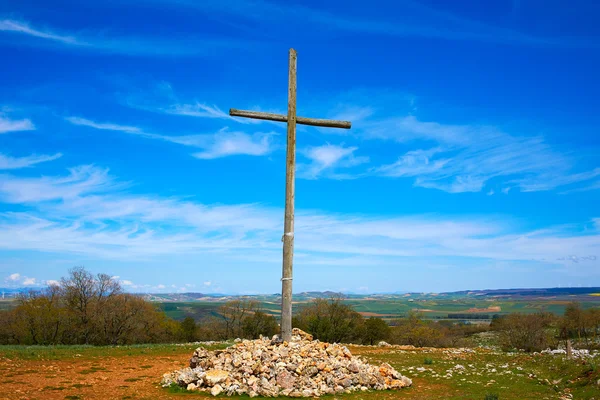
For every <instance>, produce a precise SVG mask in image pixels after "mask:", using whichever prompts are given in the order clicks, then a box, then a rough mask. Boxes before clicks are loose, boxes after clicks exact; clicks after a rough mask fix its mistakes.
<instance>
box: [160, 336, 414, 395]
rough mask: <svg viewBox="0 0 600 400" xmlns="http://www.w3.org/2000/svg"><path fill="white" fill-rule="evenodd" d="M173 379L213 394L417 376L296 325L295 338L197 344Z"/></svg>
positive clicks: (306, 391)
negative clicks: (366, 358) (316, 336)
mask: <svg viewBox="0 0 600 400" xmlns="http://www.w3.org/2000/svg"><path fill="white" fill-rule="evenodd" d="M173 384H177V385H179V386H182V387H185V388H186V389H187V390H200V391H204V392H210V393H211V394H212V395H213V396H217V395H219V394H222V393H225V394H227V395H229V396H233V395H240V394H247V395H249V396H250V397H255V396H264V397H277V396H289V397H317V396H321V395H324V394H335V393H351V392H355V391H367V390H372V389H374V390H386V389H400V388H403V387H407V386H410V385H411V384H412V381H411V380H410V379H409V378H407V377H405V376H402V375H400V373H398V372H397V371H396V370H395V369H394V368H392V367H391V366H390V365H389V364H382V365H381V366H379V367H377V366H374V365H371V364H368V363H366V362H364V361H363V360H361V359H360V358H358V357H353V356H352V354H351V353H350V351H349V350H348V348H347V347H346V346H342V345H339V344H335V343H334V344H330V343H324V342H319V341H318V340H314V341H313V340H312V336H311V335H309V334H307V333H306V332H303V331H301V330H299V329H296V328H294V330H293V337H292V341H291V342H289V343H288V342H281V341H279V340H278V337H277V336H275V337H274V338H273V339H268V338H261V339H257V340H243V341H238V343H236V344H234V345H233V346H231V347H228V348H227V349H225V350H214V351H208V350H206V349H204V348H202V347H200V348H198V349H196V351H195V352H194V354H193V356H192V358H191V360H190V366H189V367H188V368H183V369H181V370H178V371H174V372H171V373H167V374H165V375H164V376H163V379H162V386H164V387H167V386H170V385H173Z"/></svg>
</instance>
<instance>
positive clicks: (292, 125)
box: [229, 49, 351, 342]
mask: <svg viewBox="0 0 600 400" xmlns="http://www.w3.org/2000/svg"><path fill="white" fill-rule="evenodd" d="M296 59H297V55H296V50H294V49H290V65H289V77H288V112H287V115H282V114H272V113H265V112H258V111H244V110H236V109H234V108H232V109H230V110H229V115H231V116H234V117H245V118H255V119H264V120H268V121H278V122H287V154H286V174H285V220H284V224H283V239H282V240H283V271H282V277H281V336H280V338H281V340H283V341H287V342H289V341H290V340H291V338H292V269H293V268H292V266H293V261H294V192H295V190H294V180H295V176H296V124H302V125H312V126H325V127H330V128H344V129H350V127H351V123H350V122H348V121H335V120H330V119H314V118H304V117H298V116H296Z"/></svg>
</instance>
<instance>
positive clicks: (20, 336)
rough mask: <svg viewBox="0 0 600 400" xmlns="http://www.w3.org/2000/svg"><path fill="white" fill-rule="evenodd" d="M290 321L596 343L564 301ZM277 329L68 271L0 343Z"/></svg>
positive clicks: (331, 328)
mask: <svg viewBox="0 0 600 400" xmlns="http://www.w3.org/2000/svg"><path fill="white" fill-rule="evenodd" d="M292 324H293V326H294V327H297V328H300V329H302V330H304V331H306V332H308V333H310V334H312V335H313V337H314V338H315V339H318V340H321V341H324V342H331V343H333V342H337V343H356V344H366V345H374V344H377V343H378V342H379V341H382V340H384V341H387V342H389V343H391V344H403V345H413V346H416V347H457V346H468V345H469V344H470V338H471V336H472V335H473V334H476V333H480V332H485V331H488V330H491V331H495V332H496V333H497V337H498V339H499V344H500V345H501V346H502V348H504V349H506V350H512V349H521V350H525V351H539V350H542V349H545V348H548V347H556V346H557V345H558V344H559V343H560V341H565V340H567V339H572V340H575V341H576V342H577V343H578V345H580V346H587V347H588V348H591V347H594V346H596V347H597V346H598V340H599V339H600V336H599V333H600V309H598V308H592V309H587V310H584V309H583V308H582V307H581V305H580V304H578V303H571V304H569V305H568V306H567V308H566V311H565V314H564V316H557V315H554V314H551V313H543V312H540V313H536V314H519V313H514V314H508V315H504V316H498V315H494V318H493V319H492V323H491V324H490V325H489V326H488V325H485V324H468V323H463V322H460V321H452V320H435V321H432V320H426V319H424V318H423V316H422V315H421V314H419V313H418V312H409V313H408V314H407V315H406V316H405V317H404V318H399V319H395V320H390V321H387V322H386V321H385V320H383V319H381V318H376V317H370V318H365V317H363V316H362V315H361V314H360V313H358V312H357V311H356V310H355V309H354V308H353V307H352V306H351V305H349V304H346V303H344V301H343V299H342V298H336V297H332V298H329V299H316V300H314V301H312V302H311V303H309V304H308V305H306V306H304V307H302V308H301V309H300V310H299V312H297V313H296V314H295V315H294V317H293V321H292ZM278 332H279V324H278V322H277V319H276V318H275V317H274V316H273V315H269V314H267V313H266V312H265V311H264V310H262V309H261V306H260V303H258V302H256V301H253V300H249V299H238V300H232V301H228V302H226V303H224V304H222V305H221V306H220V307H219V308H218V310H217V312H216V313H215V315H213V316H211V317H208V318H205V319H202V320H201V321H195V320H194V319H193V318H191V317H186V318H185V319H183V321H180V322H178V321H175V320H173V319H171V318H169V317H168V316H167V315H166V314H165V312H164V311H162V310H160V309H159V308H158V307H157V305H156V304H153V303H150V302H149V301H146V300H145V299H143V298H142V297H140V296H137V295H134V294H130V293H125V292H124V291H123V289H122V287H121V286H120V284H119V282H118V281H117V280H116V279H114V278H112V277H111V276H109V275H107V274H97V275H93V274H92V273H90V272H88V271H86V270H85V269H84V268H74V269H72V270H70V271H69V275H68V276H67V277H66V278H62V279H61V280H60V282H59V283H58V284H54V285H50V286H48V287H47V288H45V289H43V290H40V291H31V292H29V293H25V294H21V295H19V296H18V298H17V300H16V307H14V308H13V309H11V310H5V311H0V344H35V345H55V344H88V345H125V344H138V343H161V342H171V343H173V342H194V341H208V340H219V341H220V340H229V339H234V338H247V339H256V338H259V337H260V336H267V337H271V336H272V335H274V334H276V333H278Z"/></svg>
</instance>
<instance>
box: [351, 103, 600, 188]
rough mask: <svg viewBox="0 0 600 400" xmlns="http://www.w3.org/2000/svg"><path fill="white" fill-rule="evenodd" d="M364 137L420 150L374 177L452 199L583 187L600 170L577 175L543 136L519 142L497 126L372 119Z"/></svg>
mask: <svg viewBox="0 0 600 400" xmlns="http://www.w3.org/2000/svg"><path fill="white" fill-rule="evenodd" d="M361 129H362V131H363V132H364V135H365V137H367V138H371V139H383V140H392V141H395V142H398V143H401V144H404V145H406V144H410V145H411V146H415V145H416V146H418V147H419V148H417V149H415V150H410V151H407V152H405V153H404V154H401V155H400V156H399V157H398V159H397V160H396V161H395V162H393V163H391V164H387V165H383V166H380V167H377V168H374V169H372V170H371V173H373V174H375V175H383V176H388V177H396V178H399V177H405V178H413V179H414V182H415V186H420V187H424V188H432V189H439V190H443V191H447V192H450V193H462V192H479V191H482V190H483V189H484V188H487V190H488V191H489V190H490V189H493V187H488V186H489V185H491V184H492V183H491V182H492V181H494V183H493V184H494V185H499V186H500V187H499V188H497V189H498V190H503V189H506V188H507V187H509V188H510V187H517V188H519V189H520V190H521V191H524V192H528V191H541V190H552V189H555V188H557V187H562V186H566V185H571V184H575V183H580V182H585V181H587V180H590V179H592V178H594V177H596V176H598V175H599V174H600V169H598V168H597V169H594V170H591V171H583V172H578V171H577V170H576V169H575V165H574V164H575V160H573V159H572V158H570V157H568V156H566V155H564V154H563V153H561V152H559V151H557V150H555V149H554V148H552V146H550V145H549V144H548V143H547V142H546V141H545V140H544V138H543V137H542V136H516V135H512V134H509V133H507V132H504V131H502V130H500V129H498V128H496V127H494V126H485V125H452V124H443V123H439V122H428V121H421V120H419V119H418V118H417V117H415V116H414V115H408V116H403V117H383V118H376V117H374V118H371V119H368V120H366V121H364V122H363V123H362V124H361Z"/></svg>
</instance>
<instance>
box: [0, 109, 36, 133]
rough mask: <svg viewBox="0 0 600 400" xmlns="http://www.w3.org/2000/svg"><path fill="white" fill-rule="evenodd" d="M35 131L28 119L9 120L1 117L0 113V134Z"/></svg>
mask: <svg viewBox="0 0 600 400" xmlns="http://www.w3.org/2000/svg"><path fill="white" fill-rule="evenodd" d="M34 129H35V125H33V123H32V122H31V121H30V120H28V119H20V120H11V119H8V118H4V117H2V113H0V134H2V133H8V132H18V131H32V130H34Z"/></svg>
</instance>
